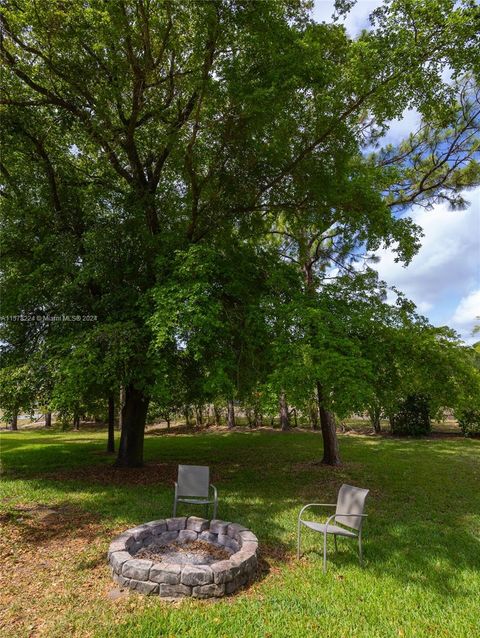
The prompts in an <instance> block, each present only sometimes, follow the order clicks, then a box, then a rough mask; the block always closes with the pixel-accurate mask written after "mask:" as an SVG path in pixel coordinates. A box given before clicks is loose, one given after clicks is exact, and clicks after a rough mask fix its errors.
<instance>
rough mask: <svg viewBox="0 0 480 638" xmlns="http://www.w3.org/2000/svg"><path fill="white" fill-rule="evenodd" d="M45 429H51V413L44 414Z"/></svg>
mask: <svg viewBox="0 0 480 638" xmlns="http://www.w3.org/2000/svg"><path fill="white" fill-rule="evenodd" d="M45 427H46V428H51V427H52V413H51V412H47V413H46V414H45Z"/></svg>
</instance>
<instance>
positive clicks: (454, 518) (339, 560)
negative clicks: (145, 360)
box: [5, 432, 480, 597]
mask: <svg viewBox="0 0 480 638" xmlns="http://www.w3.org/2000/svg"><path fill="white" fill-rule="evenodd" d="M286 441H288V444H286ZM50 445H52V446H53V444H49V445H47V446H39V447H35V446H32V447H31V448H30V449H28V447H26V448H23V449H22V450H20V451H18V454H19V456H20V460H21V464H22V466H23V468H27V469H28V471H25V472H23V475H22V478H23V479H25V478H29V481H28V483H29V486H30V488H31V489H32V490H33V491H35V490H39V491H40V492H42V491H43V490H45V489H52V490H53V489H54V491H55V494H56V495H57V496H58V498H59V501H58V503H57V504H54V505H53V506H52V509H55V508H60V509H61V508H66V509H65V512H67V513H68V511H69V510H68V508H69V507H73V506H72V505H71V502H72V499H73V498H75V512H76V515H75V516H79V517H80V518H78V517H77V518H75V516H70V522H71V523H72V524H75V525H77V528H78V530H79V533H80V534H81V533H82V525H83V526H88V525H89V524H93V523H96V522H99V521H100V522H102V523H103V524H105V523H107V524H108V527H112V526H114V525H115V524H118V521H125V525H126V526H130V525H131V524H137V523H140V522H145V521H148V520H154V519H156V518H160V517H165V516H169V515H170V513H171V502H172V496H173V491H172V487H173V480H174V479H175V476H176V466H177V464H178V463H179V462H184V463H194V464H208V465H210V467H211V470H212V481H213V482H214V483H215V484H216V486H217V488H218V489H219V497H220V512H219V515H220V516H221V517H222V518H224V519H225V520H231V521H234V522H240V523H242V524H244V525H246V526H247V527H250V528H251V529H252V530H253V531H254V532H255V533H256V534H257V536H258V538H259V540H260V548H261V561H263V563H262V562H261V565H263V567H262V568H261V569H262V570H263V572H262V573H263V574H264V577H266V576H267V575H268V574H269V573H270V572H271V569H272V566H275V567H274V568H275V569H276V568H277V567H276V566H281V565H284V564H286V563H290V562H292V559H293V557H294V551H295V533H296V517H297V514H298V511H299V509H300V507H301V505H303V504H305V503H306V502H334V501H335V500H336V494H337V491H338V488H339V487H340V485H341V484H342V483H344V482H347V483H351V484H354V485H361V486H367V487H369V488H370V496H369V500H368V501H367V513H368V514H369V519H368V522H367V524H366V527H365V536H364V539H365V543H364V549H365V557H366V566H365V568H364V569H365V570H366V571H367V572H369V573H373V574H374V575H375V577H376V578H380V579H381V578H384V577H385V576H387V577H391V578H393V579H394V580H395V582H396V583H397V586H399V587H405V586H409V585H410V584H412V583H414V584H417V585H419V586H421V587H422V588H424V589H425V590H430V591H433V592H435V594H437V595H438V596H441V597H456V596H459V595H460V594H462V593H464V592H465V591H466V583H464V584H462V579H461V578H459V577H458V575H459V572H460V571H462V570H465V571H469V570H480V551H479V549H480V547H479V539H478V538H476V537H475V534H474V529H473V523H472V522H471V520H470V519H473V517H474V516H478V513H479V509H480V508H479V507H478V505H479V503H478V492H475V490H476V480H478V479H476V478H475V472H474V471H473V470H474V469H475V468H477V469H476V471H477V476H478V463H479V458H478V444H477V445H476V444H475V443H474V442H471V441H464V440H461V441H458V442H453V443H452V442H449V441H442V440H435V441H431V440H422V441H412V440H398V439H395V440H393V439H390V440H379V439H371V438H368V439H366V438H362V437H355V438H354V437H348V438H346V437H345V438H342V440H341V445H342V453H343V455H344V457H345V464H344V466H342V467H340V468H328V467H325V466H321V465H318V463H317V461H318V457H319V456H320V452H321V450H320V449H319V447H318V445H319V439H318V437H317V436H315V435H309V434H308V433H306V434H299V433H296V434H295V435H292V436H291V437H289V436H288V435H287V437H285V436H281V437H278V438H277V437H274V436H271V435H262V434H261V433H258V432H253V433H252V434H251V435H250V436H245V435H244V434H232V435H225V436H224V435H219V436H218V437H213V436H212V437H204V436H202V437H195V436H192V437H178V438H177V437H156V436H155V437H151V438H150V437H149V438H148V439H147V450H146V452H147V454H146V456H147V459H148V463H147V466H146V467H145V468H140V469H138V470H137V469H135V470H128V471H125V470H118V469H117V468H113V467H112V466H111V465H107V464H103V465H95V466H92V465H85V463H86V462H87V463H88V460H89V459H92V460H93V458H94V457H93V454H95V453H97V454H98V452H95V451H96V450H97V449H98V445H96V444H95V445H92V443H88V444H84V443H82V444H80V443H77V444H76V445H70V446H69V445H66V444H60V443H59V442H58V441H55V445H54V447H50ZM62 446H63V448H64V449H62ZM48 448H50V449H48ZM47 452H49V453H50V454H51V455H53V456H54V458H49V459H48V460H47V463H45V455H46V454H47V456H48V453H47ZM159 457H161V458H162V461H164V462H159V461H158V458H159ZM154 459H155V460H154ZM96 460H97V461H98V456H97V458H96ZM13 461H14V454H13V451H12V457H11V459H9V463H12V462H13ZM475 464H476V465H475ZM42 466H43V467H44V468H45V469H44V471H41V472H40V471H39V469H40V468H42ZM45 466H46V467H45ZM68 466H70V467H68ZM56 468H58V471H54V470H55V469H56ZM10 469H11V470H13V468H12V467H11V465H10ZM32 474H34V476H32ZM17 476H19V477H20V475H19V474H17ZM14 478H15V477H14ZM477 488H478V486H477ZM475 494H477V496H475ZM69 499H70V500H69ZM49 507H50V506H49ZM179 513H180V514H183V513H185V514H187V513H189V514H198V515H200V516H203V515H204V511H203V509H202V510H200V511H198V512H197V511H188V512H187V511H185V512H183V511H182V512H179ZM82 516H83V517H84V518H82ZM66 518H67V519H68V516H67V517H66ZM75 521H76V522H75ZM5 522H7V521H5ZM8 522H9V524H10V523H11V524H18V521H17V522H15V521H14V520H12V519H10V520H9V521H8ZM114 522H115V523H114ZM64 525H68V524H67V523H65V524H64ZM62 529H63V530H64V529H65V527H63V528H62V525H59V526H58V528H57V531H54V532H53V533H54V534H58V538H59V539H60V538H61V536H62ZM63 533H64V532H63ZM97 533H98V534H101V533H102V532H101V531H98V528H97ZM28 536H29V537H30V541H31V542H33V543H35V542H40V540H38V539H41V535H40V536H35V534H33V536H32V535H31V529H28V526H27V527H26V528H25V537H28ZM107 536H108V534H107V535H106V536H105V546H106V547H107V546H108V543H109V542H110V540H111V538H110V536H108V537H107ZM304 540H305V541H306V543H305V545H304V546H303V547H304V551H306V552H307V557H308V561H309V562H311V561H313V562H314V561H317V560H318V569H319V570H321V553H320V548H321V542H322V537H321V535H319V534H313V533H311V535H310V536H308V534H307V535H306V536H305V539H304ZM312 548H315V549H312ZM329 548H330V549H329V572H328V573H327V577H326V578H328V577H329V574H330V572H331V571H334V572H335V573H338V572H341V571H344V570H352V569H354V570H357V565H358V558H357V554H356V552H357V545H356V543H355V542H354V541H348V540H346V541H340V551H339V553H338V554H335V553H333V552H332V551H331V548H332V544H331V543H330V545H329ZM317 552H318V554H317ZM293 564H295V563H293ZM355 573H356V574H357V573H359V572H357V571H355Z"/></svg>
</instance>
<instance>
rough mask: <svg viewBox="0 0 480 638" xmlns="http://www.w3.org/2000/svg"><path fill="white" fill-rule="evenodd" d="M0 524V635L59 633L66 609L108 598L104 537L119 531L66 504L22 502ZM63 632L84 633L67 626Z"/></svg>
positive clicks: (3, 516) (108, 579)
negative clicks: (59, 626)
mask: <svg viewBox="0 0 480 638" xmlns="http://www.w3.org/2000/svg"><path fill="white" fill-rule="evenodd" d="M0 524H1V527H2V534H1V535H0V591H1V592H2V596H1V601H0V605H1V607H2V611H1V612H0V618H1V620H0V634H1V633H2V630H3V632H4V635H9V636H18V637H19V638H20V637H24V636H25V637H26V636H28V637H29V638H34V637H37V636H53V635H57V634H56V633H55V632H56V630H57V629H58V625H59V622H60V619H62V618H64V616H65V610H66V609H69V608H70V609H71V608H72V607H73V605H75V607H78V608H82V607H84V608H88V607H89V605H90V604H91V602H92V600H94V599H95V598H98V599H104V598H106V597H107V594H108V591H109V590H110V589H111V582H110V578H109V576H110V575H109V572H108V569H107V567H106V559H105V554H106V550H107V547H108V542H109V540H108V539H110V538H111V537H112V536H113V535H115V533H118V532H119V531H121V530H117V529H108V528H106V527H104V526H102V524H101V523H100V521H99V520H98V517H97V516H96V515H95V514H93V513H89V512H84V511H82V510H80V509H78V508H75V507H73V506H72V505H70V504H65V503H59V504H55V505H44V504H41V503H33V504H32V503H25V504H20V505H17V506H15V507H12V508H11V509H10V510H9V511H7V512H5V513H3V514H2V515H1V516H0ZM111 604H113V603H111ZM64 635H72V636H73V635H85V636H86V635H88V634H86V633H85V634H82V633H76V632H75V631H74V630H69V629H68V628H66V627H65V628H64Z"/></svg>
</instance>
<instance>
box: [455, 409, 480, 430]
mask: <svg viewBox="0 0 480 638" xmlns="http://www.w3.org/2000/svg"><path fill="white" fill-rule="evenodd" d="M456 416H457V419H458V424H459V426H460V427H461V428H462V431H463V433H464V435H465V436H470V435H472V434H480V410H478V409H477V410H475V409H470V410H462V412H460V413H457V415H456Z"/></svg>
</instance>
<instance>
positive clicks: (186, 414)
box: [183, 405, 190, 428]
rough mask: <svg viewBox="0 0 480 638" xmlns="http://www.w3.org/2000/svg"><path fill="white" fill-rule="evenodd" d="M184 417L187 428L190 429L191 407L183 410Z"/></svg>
mask: <svg viewBox="0 0 480 638" xmlns="http://www.w3.org/2000/svg"><path fill="white" fill-rule="evenodd" d="M183 416H184V417H185V425H186V426H187V428H189V427H190V408H189V406H188V405H187V406H185V409H184V410H183Z"/></svg>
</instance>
